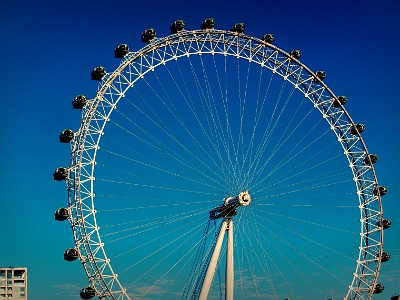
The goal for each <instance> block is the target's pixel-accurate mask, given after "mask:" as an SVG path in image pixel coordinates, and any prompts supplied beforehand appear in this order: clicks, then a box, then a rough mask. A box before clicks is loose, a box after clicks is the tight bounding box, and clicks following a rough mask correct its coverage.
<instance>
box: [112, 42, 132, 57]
mask: <svg viewBox="0 0 400 300" xmlns="http://www.w3.org/2000/svg"><path fill="white" fill-rule="evenodd" d="M128 53H129V46H128V44H120V45H118V46H117V47H116V48H115V50H114V56H115V58H123V57H124V56H125V55H127V54H128Z"/></svg>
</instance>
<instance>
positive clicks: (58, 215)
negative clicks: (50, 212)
mask: <svg viewBox="0 0 400 300" xmlns="http://www.w3.org/2000/svg"><path fill="white" fill-rule="evenodd" d="M68 217H69V210H68V209H67V208H65V207H62V208H59V209H57V210H56V212H55V213H54V219H55V220H56V221H64V220H66V219H68Z"/></svg>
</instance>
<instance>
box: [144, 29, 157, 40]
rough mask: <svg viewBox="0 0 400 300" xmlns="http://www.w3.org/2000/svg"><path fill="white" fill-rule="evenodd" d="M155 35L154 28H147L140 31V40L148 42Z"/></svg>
mask: <svg viewBox="0 0 400 300" xmlns="http://www.w3.org/2000/svg"><path fill="white" fill-rule="evenodd" d="M155 37H156V30H155V29H154V28H148V29H146V30H145V31H143V33H142V42H143V43H148V42H150V41H151V40H152V39H154V38H155Z"/></svg>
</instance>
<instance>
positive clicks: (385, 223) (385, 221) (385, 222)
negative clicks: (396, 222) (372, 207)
mask: <svg viewBox="0 0 400 300" xmlns="http://www.w3.org/2000/svg"><path fill="white" fill-rule="evenodd" d="M376 226H378V227H382V228H383V229H388V228H389V227H390V226H392V221H390V220H389V219H382V222H381V221H380V220H379V221H377V222H376Z"/></svg>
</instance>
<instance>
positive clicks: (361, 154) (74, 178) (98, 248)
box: [67, 30, 383, 299]
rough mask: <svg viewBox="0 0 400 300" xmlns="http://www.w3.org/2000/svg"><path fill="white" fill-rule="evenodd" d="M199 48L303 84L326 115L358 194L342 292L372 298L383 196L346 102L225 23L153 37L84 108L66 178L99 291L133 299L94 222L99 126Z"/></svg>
mask: <svg viewBox="0 0 400 300" xmlns="http://www.w3.org/2000/svg"><path fill="white" fill-rule="evenodd" d="M199 54H203V55H204V54H208V55H229V56H235V57H238V58H241V59H246V60H248V61H250V62H253V63H256V64H259V65H260V66H262V67H265V68H266V69H269V70H271V72H274V73H276V74H278V75H280V76H282V77H283V78H284V79H285V80H287V81H289V82H290V83H291V84H293V86H294V87H295V88H297V89H298V90H299V91H301V92H302V93H303V94H304V96H305V97H307V98H308V99H309V100H310V101H311V102H312V104H313V105H314V107H315V108H316V109H317V110H318V111H319V112H320V113H321V115H322V117H323V118H324V119H325V120H326V122H327V123H328V125H329V127H330V129H331V130H332V131H333V132H334V133H335V135H336V137H337V139H338V142H339V143H340V144H341V146H342V148H343V150H344V155H345V156H346V157H347V159H348V162H349V167H350V168H351V170H352V173H353V177H354V182H355V185H356V188H357V194H358V199H359V209H360V247H359V249H360V250H359V256H358V259H357V267H356V270H355V271H354V277H353V281H352V283H351V284H350V286H349V291H348V294H347V295H346V296H345V299H370V298H371V297H372V292H373V289H374V287H375V285H376V283H377V278H378V274H379V270H380V264H381V263H380V261H379V260H376V259H375V255H376V254H377V253H379V254H381V253H382V251H383V250H382V249H383V228H382V227H377V226H376V223H377V222H378V221H382V219H383V212H382V205H381V199H380V195H374V194H373V192H372V191H373V189H374V188H376V187H377V186H378V182H377V178H376V175H375V171H374V168H373V166H372V165H365V164H363V159H364V158H365V157H366V155H368V150H367V148H366V145H365V143H364V141H363V139H362V137H361V135H360V134H356V135H352V134H350V132H349V130H350V128H351V126H353V125H355V123H354V122H353V120H352V119H351V118H350V115H349V114H348V113H347V111H346V110H345V108H344V107H343V106H340V107H334V106H333V105H332V102H333V101H334V100H335V99H337V96H335V95H334V94H333V92H332V91H331V90H330V89H329V88H328V87H327V86H326V85H325V84H324V83H323V82H321V81H320V80H319V79H317V77H316V75H315V73H314V72H312V71H311V70H310V69H308V68H307V67H306V66H305V65H304V64H302V63H301V62H300V61H298V60H296V59H295V58H293V57H291V56H290V55H289V53H287V52H285V51H283V50H281V49H279V48H278V47H276V46H274V45H271V44H268V43H266V42H264V41H262V40H260V39H258V38H254V37H251V36H248V35H245V34H237V33H233V32H229V31H225V30H208V31H203V30H194V31H186V30H184V31H182V32H179V33H177V34H173V35H169V36H167V37H164V38H157V39H154V40H153V41H152V42H151V43H149V44H148V45H146V46H145V47H143V48H142V49H140V50H138V51H137V52H131V53H129V54H128V55H127V56H125V57H124V58H123V59H122V60H121V63H120V65H119V67H118V68H117V69H116V70H115V71H114V72H112V73H109V74H107V76H106V77H105V78H104V79H103V80H102V81H101V82H100V85H99V90H98V92H97V95H96V97H95V98H94V99H91V100H89V102H88V103H87V105H86V106H85V107H84V108H83V110H82V121H81V125H80V128H79V131H78V132H77V133H76V135H75V137H74V139H73V141H72V142H71V152H72V155H71V162H70V166H69V177H68V179H67V185H68V190H69V208H70V210H71V212H72V216H71V218H70V222H71V225H72V229H73V234H74V238H75V243H76V248H77V249H79V252H80V260H81V262H82V264H83V266H84V268H85V271H86V273H87V276H88V278H89V281H90V283H91V285H92V286H93V287H94V288H95V289H96V292H97V294H98V296H99V297H100V298H102V299H130V298H129V296H128V295H127V293H126V290H125V289H124V288H123V287H122V286H121V284H120V283H119V281H118V276H117V274H115V273H114V271H113V269H112V266H111V264H110V261H109V259H108V258H107V255H106V251H105V246H104V244H103V242H102V241H101V237H100V234H99V226H98V224H97V221H96V209H95V191H94V188H93V183H94V181H95V177H94V174H95V173H94V170H95V164H96V153H97V149H99V144H100V140H101V136H102V134H103V131H104V128H105V126H106V124H107V122H108V121H109V120H110V118H111V114H112V112H113V109H114V108H115V106H116V104H117V103H118V101H119V100H120V98H121V97H123V95H124V93H125V92H126V91H127V90H128V89H129V88H131V87H132V86H133V84H134V83H135V82H136V81H137V80H138V79H140V78H142V77H143V76H145V75H146V73H147V72H149V71H152V70H154V69H156V68H157V66H159V65H162V64H166V63H168V62H169V61H171V60H176V59H179V58H181V57H185V56H190V55H199Z"/></svg>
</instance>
